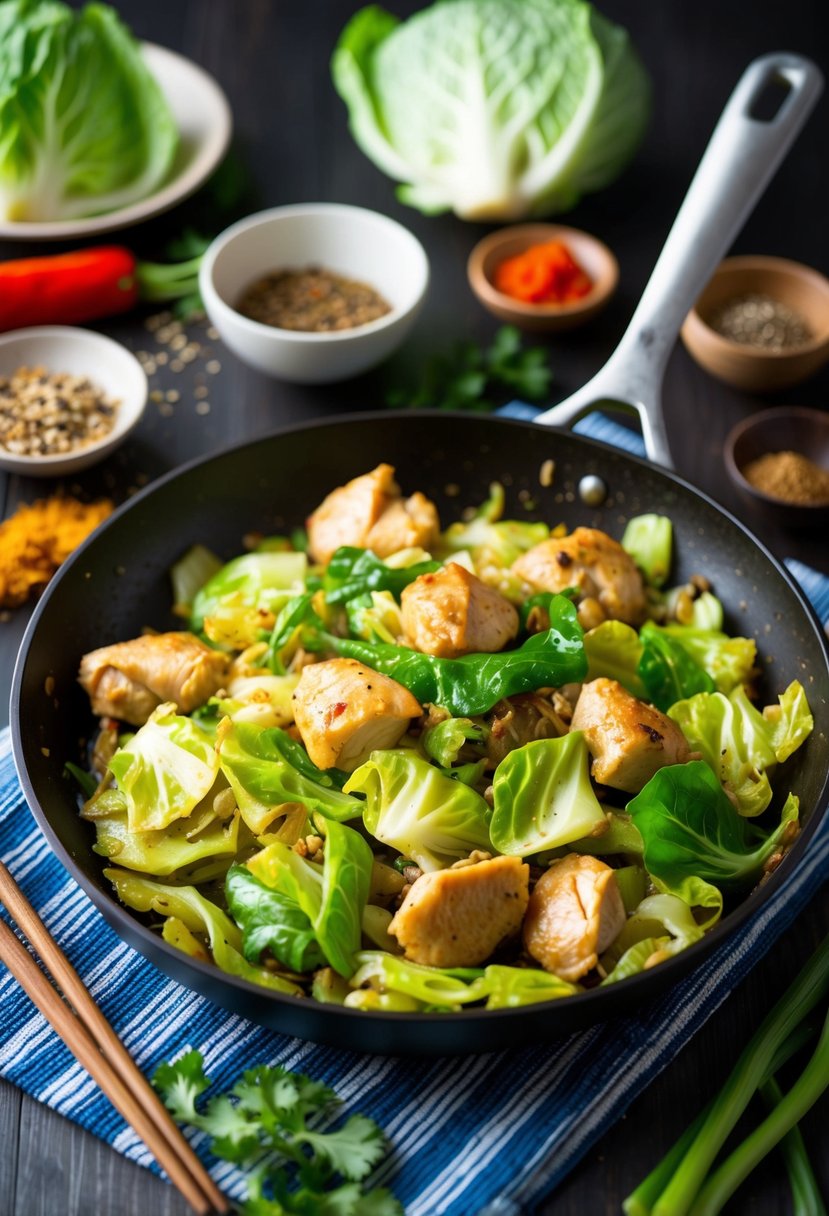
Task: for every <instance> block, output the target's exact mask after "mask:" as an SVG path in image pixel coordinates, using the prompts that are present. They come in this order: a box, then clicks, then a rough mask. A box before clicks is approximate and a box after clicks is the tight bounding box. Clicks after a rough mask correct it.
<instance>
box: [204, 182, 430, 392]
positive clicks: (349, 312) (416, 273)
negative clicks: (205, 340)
mask: <svg viewBox="0 0 829 1216" xmlns="http://www.w3.org/2000/svg"><path fill="white" fill-rule="evenodd" d="M428 283H429V263H428V260H427V258H426V253H425V252H424V249H423V246H422V245H421V244H420V242H419V241H418V240H417V239H416V238H415V237H414V236H413V235H412V234H411V233H410V232H409V231H408V229H406V228H404V227H403V225H402V224H398V223H396V221H394V220H391V219H389V218H388V216H385V215H380V214H379V212H376V211H368V210H366V209H365V208H363V207H347V206H341V205H339V204H334V203H308V204H302V205H298V206H291V207H274V208H273V209H271V210H270V211H262V212H260V213H259V214H257V215H252V216H248V218H247V219H244V220H241V221H240V222H239V223H238V224H234V225H233V226H232V227H231V228H228V229H227V230H226V231H225V232H223V233H222V234H221V235H220V236H219V237H217V238H216V240H215V241H214V242H213V244H212V245H211V246H210V248H209V249H208V250H207V252H206V253H205V255H204V258H203V260H202V265H201V271H200V275H199V286H200V289H201V294H202V298H203V300H204V306H205V309H206V310H207V314H208V316H209V317H210V320H211V321H212V323H213V324H214V325H215V327H216V329H217V330H218V331H219V335H220V337H221V338H222V341H223V342H224V343H225V344H226V345H227V346H228V347H230V349H231V350H232V351H233V352H234V353H235V354H236V355H238V356H239V358H240V359H243V360H244V361H245V362H246V363H249V364H251V365H252V366H253V367H255V368H257V369H258V370H259V371H262V372H265V373H267V374H268V375H271V376H275V377H277V378H278V379H282V380H290V381H293V382H295V383H299V384H327V383H331V382H333V381H336V380H346V379H348V378H349V377H351V376H356V375H358V374H359V373H361V372H364V371H367V370H368V369H369V368H370V367H374V366H375V365H376V364H377V363H380V362H381V361H382V360H383V359H385V358H386V357H387V356H388V355H390V354H391V353H392V351H393V350H395V349H396V348H397V347H398V346H399V345H400V343H401V342H402V341H403V340H404V338H405V337H406V335H407V334H408V333H409V331H410V330H411V327H412V326H413V325H414V322H415V320H416V318H417V315H418V313H419V311H420V308H421V306H422V304H423V301H424V298H425V296H426V289H427V287H428Z"/></svg>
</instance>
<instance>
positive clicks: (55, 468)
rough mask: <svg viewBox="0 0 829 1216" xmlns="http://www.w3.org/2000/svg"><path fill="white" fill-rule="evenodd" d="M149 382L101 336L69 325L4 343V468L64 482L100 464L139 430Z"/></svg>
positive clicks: (17, 333) (0, 371)
mask: <svg viewBox="0 0 829 1216" xmlns="http://www.w3.org/2000/svg"><path fill="white" fill-rule="evenodd" d="M146 403H147V377H146V376H145V374H144V372H143V370H142V368H141V365H140V363H139V362H138V360H137V359H136V358H135V356H134V355H133V354H131V353H130V351H128V350H127V349H126V347H125V346H122V345H121V344H120V342H115V341H113V340H112V338H107V337H105V336H104V335H103V334H98V333H95V332H94V331H93V330H90V329H78V328H74V327H73V326H68V325H44V326H36V327H33V328H31V329H17V330H13V331H12V332H11V333H7V334H3V335H2V337H0V468H2V469H6V470H7V471H8V472H11V473H22V474H24V475H25V476H29V477H65V476H66V475H67V474H69V473H76V472H78V471H79V470H81V469H85V468H87V467H88V466H89V465H92V464H96V463H97V462H98V461H99V460H103V459H104V457H105V456H108V455H109V453H110V452H112V451H113V450H114V449H115V448H116V447H118V445H119V444H120V443H121V442H122V441H123V440H124V439H125V438H126V436H127V435H128V434H129V432H130V431H131V430H132V429H133V427H135V426H136V425H137V424H138V422H139V419H140V418H141V415H142V414H143V412H144V407H145V405H146Z"/></svg>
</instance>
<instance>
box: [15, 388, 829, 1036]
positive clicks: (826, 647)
mask: <svg viewBox="0 0 829 1216" xmlns="http://www.w3.org/2000/svg"><path fill="white" fill-rule="evenodd" d="M389 417H390V415H389V412H388V411H383V410H364V411H359V412H354V413H348V414H344V415H333V416H332V415H327V416H325V417H323V418H316V419H311V420H310V421H305V422H301V423H291V424H288V425H286V426H282V427H276V428H274V429H273V430H270V431H268V432H265V433H264V434H262V435H259V436H256V437H254V438H248V439H244V440H240V441H239V442H238V443H235V444H231V445H230V446H228V447H224V448H222V449H221V450H219V451H214V452H212V453H207V454H204V455H201V456H197V457H195V458H193V459H192V460H189V461H187V462H186V463H185V464H182V465H178V466H176V467H175V468H173V469H170V470H169V471H168V472H166V473H164V474H162V475H161V476H160V477H158V478H157V479H156V480H155V481H153V482H151V483H150V484H149V485H148V486H146V487H144V488H143V489H142V490H140V491H139V492H138V493H136V494H134V495H133V496H132V497H131V498H129V499H128V500H127V501H126V502H124V503H123V504H122V505H121V506H120V507H118V508H117V509H116V510H115V511H114V512H113V513H112V515H110V516H109V517H108V518H107V519H106V520H104V522H103V523H102V524H100V525H99V526H98V527H97V528H96V529H95V531H94V532H92V533H91V534H90V536H89V537H88V538H87V539H86V540H85V541H84V542H83V544H82V545H80V546H79V547H78V548H77V549H76V550H75V551H74V553H72V554H71V555H70V557H69V558H67V560H66V562H64V564H63V565H62V567H61V568H60V570H59V571H58V573H57V574H56V575H55V577H54V578H53V579H52V581H51V582H50V584H49V585H48V587H47V588H46V590H45V592H44V593H43V595H42V597H41V599H40V601H39V602H38V604H37V606H36V608H35V610H34V612H33V613H32V617H31V619H30V621H29V622H28V625H27V627H26V630H25V633H24V635H23V638H22V640H21V643H20V648H19V651H18V654H17V658H16V661H15V668H14V673H13V676H12V685H11V697H10V726H11V741H12V754H13V758H14V763H15V767H16V769H17V774H18V778H19V780H20V784H21V787H22V790H23V794H24V796H25V798H26V802H27V804H28V806H29V809H30V810H31V812H32V814H33V816H34V818H35V820H36V822H37V824H38V827H39V828H40V830H41V831H42V832H43V834H44V836H45V837H46V839H47V841H48V843H49V846H50V848H51V850H52V852H53V853H54V854H55V856H56V857H57V859H58V861H59V862H60V864H61V865H62V866H63V867H64V868H65V869H66V870H67V871H68V873H69V874H70V875H71V877H72V878H73V879H74V880H75V881H76V882H77V883H78V885H79V886H80V887H81V889H82V890H83V891H84V892H85V894H86V895H87V896H88V897H89V898H90V899H91V901H92V903H93V904H94V905H95V907H96V908H97V909H98V911H99V912H100V913H101V914H102V915H103V916H104V918H105V919H106V920H107V921H108V923H109V924H110V925H112V926H113V927H114V928H115V930H116V932H118V934H119V936H121V937H122V939H125V940H126V941H127V942H128V944H130V945H131V946H132V948H134V949H136V950H137V951H138V952H139V953H140V954H141V955H142V956H143V957H144V958H145V959H148V961H150V962H151V963H152V962H153V959H152V955H153V954H159V953H160V954H162V955H164V956H166V957H167V958H169V959H170V961H171V962H172V963H174V964H175V968H176V971H181V970H185V971H187V970H193V971H195V972H196V973H197V975H199V976H201V977H203V978H204V980H205V981H212V982H213V983H215V982H216V980H217V979H219V980H220V982H222V983H225V984H227V985H228V986H229V987H230V988H231V989H234V990H235V991H236V992H237V993H238V994H239V995H240V996H242V997H249V998H252V999H253V998H255V1002H256V1003H257V1004H262V1003H265V1004H267V1005H273V1006H275V1007H277V1008H279V1007H283V1008H285V1009H289V1008H293V1009H297V1008H302V1007H303V1006H305V1007H306V1008H308V1009H313V1011H314V1013H315V1014H316V1015H317V1016H320V1015H323V1016H325V1017H326V1018H327V1016H328V1015H329V1014H330V1015H331V1016H332V1018H335V1019H341V1018H343V1017H345V1018H346V1019H350V1020H352V1021H354V1020H355V1019H358V1020H359V1021H360V1022H361V1023H366V1020H367V1019H368V1021H369V1022H371V1023H374V1024H382V1025H384V1026H387V1027H397V1026H399V1027H400V1028H401V1031H400V1034H401V1037H402V1036H403V1035H405V1027H406V1026H407V1025H413V1026H414V1025H417V1026H421V1025H432V1026H434V1025H436V1024H437V1023H440V1024H444V1023H446V1022H447V1021H449V1022H451V1024H452V1025H453V1026H457V1027H458V1028H459V1029H460V1028H461V1027H462V1026H463V1025H464V1024H466V1023H473V1024H477V1023H479V1022H481V1021H482V1020H486V1022H487V1024H495V1023H498V1024H501V1023H504V1022H510V1021H512V1020H514V1019H520V1020H522V1021H524V1022H526V1021H528V1020H533V1021H534V1020H537V1019H538V1018H539V1017H543V1013H544V1011H545V1010H546V1011H548V1012H549V1010H550V1006H551V1005H558V1002H555V1001H554V1002H539V1003H537V1004H534V1005H527V1006H519V1007H517V1008H512V1009H483V1008H481V1009H464V1010H463V1011H461V1012H456V1013H452V1014H450V1015H445V1014H433V1013H389V1012H381V1011H375V1010H371V1011H369V1010H358V1009H350V1008H347V1007H344V1006H339V1005H320V1004H319V1003H313V1002H311V1001H308V1002H307V1005H306V1004H305V1002H304V1001H302V1000H300V1001H299V1002H298V999H297V998H296V997H294V996H289V995H286V994H283V993H279V992H274V991H271V990H269V989H265V988H262V987H260V986H258V985H256V984H253V983H251V982H250V981H248V980H244V979H242V978H241V977H239V976H234V975H230V974H229V973H227V972H224V971H222V970H221V969H220V968H218V967H217V966H216V965H215V964H211V963H204V962H200V961H199V960H198V959H193V958H190V957H189V956H185V955H183V954H182V953H181V951H178V950H176V949H175V947H173V946H171V945H170V944H169V943H167V942H166V941H164V939H163V938H161V937H160V935H158V934H156V933H153V931H152V930H151V929H149V928H148V927H147V926H146V925H145V924H144V923H143V922H142V921H140V920H138V918H137V917H136V916H135V915H134V914H133V913H132V912H131V911H130V910H129V909H127V908H126V907H125V906H124V905H122V904H120V903H119V902H118V901H117V899H116V898H115V896H114V895H110V894H109V893H107V892H106V891H104V890H103V889H102V888H101V887H99V886H98V885H97V884H96V883H94V882H93V881H92V880H90V879H89V878H88V877H87V875H86V874H85V873H84V872H83V871H82V869H81V868H80V866H79V865H78V864H77V863H76V862H75V860H74V858H73V857H72V855H71V853H70V852H69V850H68V849H66V848H65V847H64V845H63V844H62V843H61V841H60V840H59V839H58V837H57V834H56V832H55V830H54V829H53V827H52V825H51V822H50V819H49V817H48V815H47V813H46V811H45V809H44V807H43V806H42V805H41V802H40V799H39V797H38V795H37V794H36V792H35V789H34V785H33V783H32V781H31V779H30V777H29V772H28V767H27V764H26V759H25V747H24V739H23V732H22V721H21V710H22V685H23V676H24V670H25V667H26V662H27V659H28V657H29V651H30V648H31V643H32V639H33V637H34V635H35V633H36V632H37V629H38V625H39V622H40V618H41V616H42V615H43V613H44V612H45V611H46V608H47V606H48V604H49V603H50V602H51V600H52V598H53V596H54V595H55V594H57V593H58V592H59V588H60V585H61V583H62V581H63V578H64V577H65V574H66V573H67V572H68V571H69V570H70V569H71V568H72V567H74V566H75V564H76V563H77V562H79V561H81V560H83V558H84V555H85V554H86V552H87V551H88V549H89V548H90V547H92V546H93V545H94V544H95V543H96V542H97V540H98V538H99V537H100V536H101V535H103V534H104V533H105V532H106V531H107V530H108V529H109V528H111V527H113V526H115V524H116V523H117V522H118V521H119V520H120V519H121V518H122V517H123V516H124V515H125V514H126V513H127V512H129V511H132V510H134V509H135V508H136V507H137V506H138V505H140V503H142V502H143V501H144V500H145V499H147V498H148V497H150V496H151V495H152V494H154V493H156V492H158V491H159V490H160V489H162V488H163V487H165V486H166V485H168V484H169V483H170V482H172V481H174V480H176V479H177V478H180V477H184V476H185V475H186V474H188V473H190V472H191V471H192V470H194V469H196V468H199V467H202V466H206V465H209V464H210V463H211V462H213V461H221V460H224V459H225V458H227V457H229V456H231V455H233V454H235V453H237V452H239V451H241V450H242V449H245V448H253V447H254V446H256V445H257V444H259V443H262V442H269V441H271V440H273V439H278V438H280V437H282V436H286V435H289V434H293V433H296V432H301V431H309V430H317V429H320V430H323V429H325V428H326V427H334V426H341V425H343V424H347V423H350V422H360V423H371V422H376V421H379V420H380V419H383V420H384V421H385V422H388V421H389ZM398 417H399V418H400V419H401V420H402V419H404V418H405V419H407V420H411V421H412V422H418V423H425V422H427V421H428V420H443V421H445V420H446V419H448V418H456V419H458V418H462V419H464V420H465V421H466V422H469V423H471V424H474V423H476V422H486V423H487V424H489V423H495V424H497V426H499V427H503V426H506V427H512V428H518V429H520V430H524V431H527V432H531V433H535V434H537V433H538V432H539V431H544V432H547V433H560V434H563V435H564V436H566V437H567V438H568V439H570V440H573V441H575V442H576V443H577V444H578V445H579V446H584V447H585V448H586V449H587V450H590V449H591V448H593V449H596V450H598V451H601V452H603V453H606V454H608V453H609V454H612V455H614V456H616V457H617V458H619V459H620V460H621V461H622V463H623V464H626V465H627V464H630V463H633V464H634V465H635V466H638V467H640V468H643V469H647V470H648V472H649V473H651V474H653V473H654V472H655V473H657V474H658V475H659V476H661V477H664V478H665V479H666V480H667V481H668V482H669V483H671V484H672V485H675V486H679V487H680V488H681V489H683V490H684V491H686V492H689V493H690V494H691V495H692V496H693V497H694V498H697V499H699V500H700V501H701V502H704V503H705V504H706V505H707V506H708V507H710V508H712V509H713V510H714V511H715V513H716V514H717V515H719V516H721V517H723V518H725V519H726V520H727V521H728V522H729V524H730V525H731V526H733V527H736V529H737V530H738V532H740V533H741V534H742V536H743V538H744V539H745V540H746V541H747V542H748V543H749V544H750V545H751V546H753V547H754V548H755V549H758V550H759V551H760V553H761V555H762V557H763V558H764V560H765V561H766V562H767V563H769V564H770V565H771V566H772V568H773V569H774V570H775V571H776V573H777V574H778V575H779V576H780V577H782V579H783V581H784V582H785V583H786V585H787V587H788V589H789V591H790V592H792V593H793V594H794V595H795V598H796V599H797V601H798V603H799V605H800V608H801V611H802V612H803V614H804V616H805V618H806V620H807V621H808V623H809V625H810V627H811V629H812V631H813V633H814V634H815V636H816V638H817V641H818V644H819V648H820V650H821V653H822V655H823V660H824V664H825V666H826V670H827V672H829V643H827V638H826V635H825V634H824V631H823V627H822V625H821V623H820V621H819V619H818V617H817V614H816V613H815V611H814V609H813V608H812V605H811V604H810V603H809V601H808V600H807V599H806V597H805V594H804V592H803V591H802V589H801V588H800V586H799V585H798V584H797V582H796V581H795V579H794V578H793V577H792V575H791V574H790V573H789V571H788V570H787V569H786V567H785V566H784V565H783V563H782V562H781V561H780V560H779V559H778V558H776V557H775V556H774V554H772V553H771V552H770V550H769V549H768V548H767V547H766V545H765V544H764V543H763V542H762V540H761V539H760V538H759V537H757V536H755V534H754V533H752V532H751V531H750V529H749V528H747V527H746V526H745V525H744V524H743V523H742V522H741V521H740V520H739V519H737V517H736V516H735V515H733V514H732V513H731V512H730V511H728V510H727V508H725V507H723V506H722V505H721V504H719V503H718V502H716V500H715V499H713V498H711V497H710V496H709V495H707V494H706V493H705V492H704V491H702V490H699V489H698V488H697V487H695V486H693V485H692V484H691V483H690V482H688V481H686V480H685V479H684V478H682V477H681V476H680V475H679V474H677V473H675V472H674V471H673V470H670V469H663V468H661V467H660V466H658V465H655V464H653V463H652V462H650V461H648V460H646V459H644V458H642V457H639V456H634V455H632V454H630V453H627V452H623V451H621V450H620V449H619V448H617V447H614V446H613V445H612V444H608V443H604V442H602V441H601V440H597V439H592V438H590V437H589V436H584V435H578V434H573V433H572V432H570V431H568V430H566V429H564V428H559V427H550V426H545V425H544V424H539V423H536V422H533V421H526V420H524V419H514V418H503V417H498V416H497V415H488V416H486V417H485V418H482V417H480V416H478V417H476V418H470V416H469V415H468V414H464V413H463V412H462V411H445V410H416V411H414V410H412V411H404V412H401V414H399V415H398ZM404 425H405V424H404ZM827 800H829V772H827V774H826V775H825V776H824V781H823V785H822V787H821V790H820V792H819V794H818V797H817V799H816V804H815V807H814V810H813V812H812V814H811V816H810V819H809V822H808V823H807V824H806V826H805V827H804V828H802V829H801V831H800V833H799V835H798V838H797V840H796V841H795V843H794V845H793V846H792V849H791V850H790V852H789V853H788V854H787V856H786V859H785V860H784V862H783V864H782V865H781V866H780V867H778V869H776V870H775V871H774V872H773V873H772V874H771V875H770V876H769V878H768V879H767V881H766V882H765V883H763V884H762V886H758V887H755V889H754V890H753V891H752V892H751V893H750V894H749V895H748V896H747V897H746V898H745V899H744V900H742V901H741V902H740V903H739V904H738V905H737V906H736V907H735V908H733V909H732V910H731V911H730V912H729V913H728V914H727V915H726V916H725V917H723V918H722V920H720V922H719V923H718V924H717V925H715V926H714V928H713V929H712V930H710V931H709V932H708V933H706V934H705V936H704V937H703V938H702V939H700V941H698V942H695V943H694V944H693V945H692V946H689V947H687V948H686V949H685V950H684V951H682V952H681V953H680V954H677V955H675V956H674V957H672V958H670V959H667V960H665V961H664V962H663V963H661V964H660V966H659V967H658V968H653V969H651V970H650V971H645V972H640V973H639V974H637V975H634V976H630V977H628V979H626V980H625V983H624V985H623V987H624V991H625V993H626V994H628V995H630V996H631V997H632V998H634V999H635V995H636V994H637V993H638V994H639V995H640V996H641V997H642V998H643V999H648V996H649V994H650V993H651V990H654V992H655V991H664V992H668V991H670V989H671V988H672V987H674V986H675V985H676V984H677V983H678V982H679V981H680V980H681V978H682V976H683V975H685V974H690V973H692V972H693V971H695V970H696V968H697V966H698V965H699V964H701V963H702V961H703V960H704V958H705V957H707V956H708V955H709V954H711V953H712V952H713V951H714V950H715V949H716V948H717V947H718V946H720V945H722V944H723V943H724V942H725V941H726V940H727V939H730V938H732V937H733V936H734V934H735V933H736V932H737V931H738V930H739V929H741V928H742V927H744V926H745V924H746V922H747V921H748V920H749V919H750V918H751V917H752V916H753V915H754V913H755V912H756V911H757V910H758V909H759V907H761V906H762V905H763V904H764V903H766V902H767V900H768V899H769V898H771V896H772V895H773V894H774V893H775V892H776V891H777V890H778V888H779V887H780V886H781V884H782V883H785V882H788V881H789V879H790V877H791V876H793V875H794V873H795V872H796V871H797V869H798V868H799V867H800V865H801V862H802V861H803V859H804V857H805V854H806V851H807V848H808V846H809V842H810V841H811V839H812V837H813V836H814V834H815V832H816V831H817V829H818V827H819V826H820V824H821V822H822V821H823V819H824V817H825V815H826V813H827V809H829V808H828V807H827ZM122 925H123V926H124V928H123V929H122V927H121V926H122ZM136 939H138V940H139V941H141V942H142V943H146V948H144V947H143V945H142V946H137V945H135V941H136ZM168 974H169V973H168ZM671 976H672V977H673V979H671V978H670V977H671ZM176 982H179V983H181V982H182V981H181V980H180V979H177V980H176ZM614 987H615V986H613V987H611V988H605V989H603V988H598V987H597V988H594V989H590V990H588V991H586V992H581V993H578V994H576V995H574V996H570V997H567V998H566V1005H567V1007H568V1008H569V1009H576V1008H581V1007H583V1006H588V1007H589V1003H591V1002H592V1004H593V1005H598V1015H597V1016H596V1017H595V1018H594V1019H593V1021H594V1022H599V1021H601V1020H602V1017H603V1014H602V1010H603V1009H604V1010H606V1016H613V1013H614V1011H613V1005H614V1004H615V1002H614V1001H613V999H612V998H611V995H610V994H611V993H612V992H613V991H614ZM196 990H197V991H199V992H200V993H202V994H203V989H202V988H197V989H196ZM601 994H605V1004H604V1006H602V1005H600V1004H598V1002H599V1001H600V1000H601ZM207 999H211V1000H212V998H210V997H208V998H207ZM213 1003H214V1004H216V1003H218V1002H215V1001H214V1002H213ZM532 1015H535V1017H534V1018H533V1016H532ZM254 1017H255V1015H254ZM517 1024H520V1022H519V1023H517ZM271 1025H273V1024H272V1023H271ZM395 1050H397V1051H401V1050H405V1047H403V1046H402V1045H398V1046H397V1047H396V1048H395ZM478 1050H486V1048H480V1049H478Z"/></svg>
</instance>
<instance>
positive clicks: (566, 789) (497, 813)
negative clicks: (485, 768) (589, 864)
mask: <svg viewBox="0 0 829 1216" xmlns="http://www.w3.org/2000/svg"><path fill="white" fill-rule="evenodd" d="M589 765H590V757H589V755H588V751H587V745H586V743H585V741H584V735H583V734H582V732H581V731H578V730H577V731H570V732H569V733H568V734H566V735H563V736H562V737H561V738H560V739H536V740H535V741H534V742H532V743H526V744H525V745H524V746H523V747H518V748H515V750H514V751H511V752H508V753H507V755H506V756H505V757H504V759H503V760H502V761H501V763H500V764H499V765H498V767H497V769H496V770H495V776H494V778H493V782H492V789H493V796H494V809H493V811H492V820H491V823H490V828H489V832H490V837H491V839H492V843H493V844H494V846H495V848H496V849H497V850H498V852H499V853H506V854H511V855H516V856H518V857H530V856H532V855H533V854H534V853H541V852H543V851H544V850H545V849H554V848H558V847H559V846H560V845H564V844H569V843H570V842H571V841H573V840H578V839H579V837H580V836H589V835H591V833H593V832H594V831H599V830H603V829H604V828H605V827H606V824H607V817H606V815H605V813H604V811H603V810H602V808H601V805H600V804H599V802H598V800H597V798H596V795H595V794H594V792H593V787H592V785H591V783H590V772H589ZM600 839H601V838H599V841H600ZM599 847H600V845H599Z"/></svg>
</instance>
